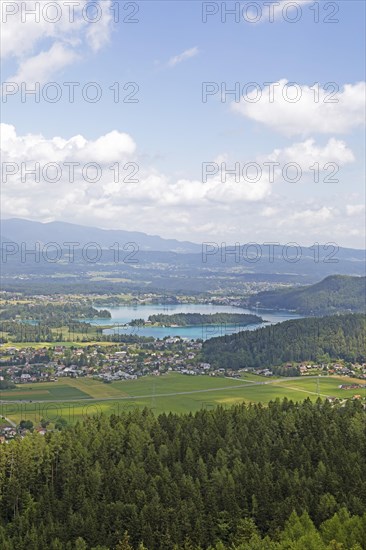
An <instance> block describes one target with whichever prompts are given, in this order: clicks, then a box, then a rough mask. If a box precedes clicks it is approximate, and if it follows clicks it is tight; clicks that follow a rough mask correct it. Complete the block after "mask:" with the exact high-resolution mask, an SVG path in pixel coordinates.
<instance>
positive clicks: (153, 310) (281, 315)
mask: <svg viewBox="0 0 366 550" xmlns="http://www.w3.org/2000/svg"><path fill="white" fill-rule="evenodd" d="M96 309H107V310H108V311H110V313H111V316H112V317H111V318H110V319H91V320H87V319H84V320H85V321H88V322H90V323H91V324H93V325H104V326H106V325H117V326H115V327H114V328H110V329H105V330H104V334H134V335H136V336H152V337H154V338H164V337H165V336H181V337H182V338H187V339H189V340H196V339H198V338H202V339H203V340H207V339H208V338H214V337H216V336H224V335H226V334H234V333H236V332H240V331H242V330H255V329H257V328H260V327H263V326H267V325H273V324H275V323H280V322H282V321H287V320H289V319H298V318H300V316H299V315H296V314H292V313H289V312H284V311H256V310H250V309H243V308H238V307H234V306H219V305H211V304H149V305H140V304H139V305H126V306H116V307H104V308H96ZM159 313H164V314H171V315H172V314H174V313H204V314H210V313H248V314H252V315H253V314H254V315H258V316H259V317H262V319H264V320H265V321H267V322H266V323H261V324H255V325H247V326H240V324H226V323H222V324H220V325H210V326H203V325H196V326H191V327H129V326H125V325H126V323H129V322H130V321H132V319H144V320H147V319H148V317H149V315H156V314H159Z"/></svg>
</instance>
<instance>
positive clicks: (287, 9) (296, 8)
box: [248, 0, 313, 23]
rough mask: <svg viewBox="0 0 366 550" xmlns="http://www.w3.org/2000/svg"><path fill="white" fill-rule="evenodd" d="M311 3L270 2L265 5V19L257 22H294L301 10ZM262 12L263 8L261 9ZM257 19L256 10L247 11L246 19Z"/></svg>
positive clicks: (299, 0)
mask: <svg viewBox="0 0 366 550" xmlns="http://www.w3.org/2000/svg"><path fill="white" fill-rule="evenodd" d="M311 3H313V0H297V1H296V2H289V1H288V0H280V2H276V1H275V2H271V4H270V5H269V4H266V8H267V11H266V12H265V14H266V17H264V16H262V17H260V18H259V19H258V22H259V23H261V22H277V21H284V20H288V21H296V19H297V18H300V17H301V15H302V8H303V7H304V6H306V5H307V4H311ZM263 10H264V7H263ZM256 17H258V13H257V12H256V10H254V9H252V10H250V9H249V10H248V19H249V20H252V21H255V19H256Z"/></svg>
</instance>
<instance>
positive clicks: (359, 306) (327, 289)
mask: <svg viewBox="0 0 366 550" xmlns="http://www.w3.org/2000/svg"><path fill="white" fill-rule="evenodd" d="M365 293H366V277H349V276H345V275H331V276H330V277H326V278H325V279H323V280H322V281H320V282H319V283H316V284H315V285H311V286H305V287H300V288H299V287H298V288H287V289H278V290H270V291H266V292H259V293H258V294H255V295H253V296H251V297H250V299H249V302H248V303H247V305H249V307H256V306H259V307H261V308H265V309H266V308H267V309H287V310H293V311H297V312H298V313H303V314H306V315H331V314H334V313H337V312H339V313H342V312H343V313H345V312H360V313H364V312H365V311H366V298H365Z"/></svg>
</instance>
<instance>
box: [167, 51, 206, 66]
mask: <svg viewBox="0 0 366 550" xmlns="http://www.w3.org/2000/svg"><path fill="white" fill-rule="evenodd" d="M198 53H199V50H198V48H197V47H196V46H195V47H194V48H190V49H189V50H185V51H184V52H182V53H180V54H179V55H175V56H174V57H171V58H170V59H169V61H168V67H175V66H176V65H178V64H179V63H182V61H186V60H187V59H190V58H191V57H195V56H196V55H198Z"/></svg>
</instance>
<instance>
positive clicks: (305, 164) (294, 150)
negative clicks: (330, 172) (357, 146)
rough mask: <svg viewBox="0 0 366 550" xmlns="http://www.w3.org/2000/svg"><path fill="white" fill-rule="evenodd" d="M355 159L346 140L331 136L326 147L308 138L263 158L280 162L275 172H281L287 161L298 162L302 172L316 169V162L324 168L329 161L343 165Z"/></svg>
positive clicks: (320, 167)
mask: <svg viewBox="0 0 366 550" xmlns="http://www.w3.org/2000/svg"><path fill="white" fill-rule="evenodd" d="M354 160H355V157H354V154H353V152H352V151H351V149H349V148H348V147H347V145H346V144H345V142H344V141H340V140H337V139H334V138H331V139H330V140H329V141H328V142H327V143H326V144H325V145H324V147H319V146H317V145H316V144H315V140H314V139H307V140H306V141H303V142H300V143H294V144H292V145H290V146H289V147H285V148H284V149H274V151H273V152H272V153H271V154H270V155H268V156H267V157H265V158H264V159H263V162H276V163H279V167H278V168H275V170H274V173H275V174H276V173H278V174H280V173H281V172H282V169H283V167H284V166H285V165H286V164H287V163H296V164H298V165H299V166H300V168H301V170H302V172H305V173H306V172H308V173H310V172H311V171H312V170H315V163H318V165H319V170H323V169H324V167H325V166H326V165H327V164H328V163H334V164H336V165H337V166H343V165H345V164H349V163H352V162H354Z"/></svg>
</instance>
